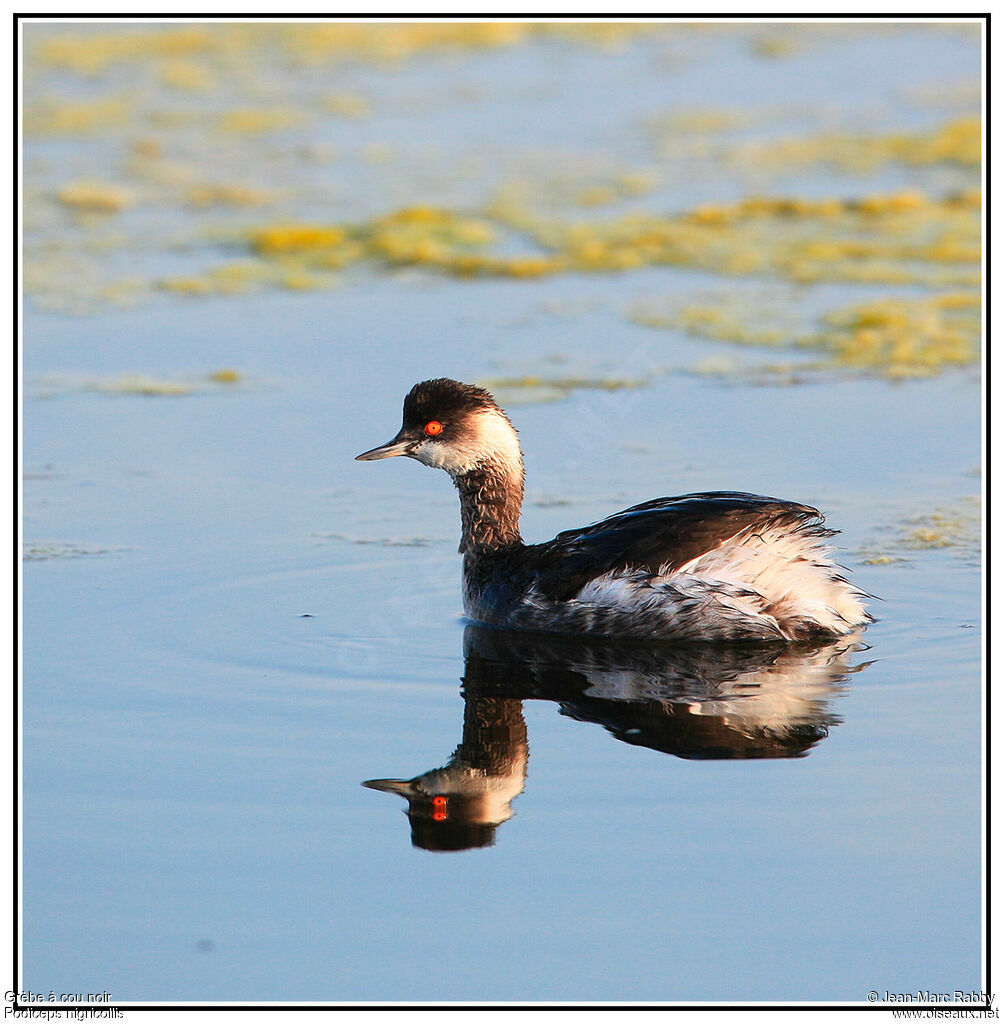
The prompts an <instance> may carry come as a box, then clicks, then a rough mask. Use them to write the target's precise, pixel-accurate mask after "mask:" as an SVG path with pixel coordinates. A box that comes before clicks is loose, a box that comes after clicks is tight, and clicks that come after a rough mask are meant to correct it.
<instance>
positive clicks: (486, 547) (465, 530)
mask: <svg viewBox="0 0 1004 1024" xmlns="http://www.w3.org/2000/svg"><path fill="white" fill-rule="evenodd" d="M454 483H455V484H456V485H457V490H458V491H459V492H460V526H461V537H460V551H461V553H462V554H468V553H482V554H483V553H487V552H489V551H497V550H499V549H501V548H506V547H512V546H513V545H517V544H521V543H522V538H521V537H520V535H519V515H520V511H521V509H522V507H523V463H522V460H520V461H519V462H518V463H514V462H512V461H504V460H497V461H496V460H487V461H485V462H481V463H479V464H478V465H476V466H474V467H473V468H472V469H469V470H468V471H467V472H466V473H462V474H460V475H459V476H457V477H455V478H454Z"/></svg>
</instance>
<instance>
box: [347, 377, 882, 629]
mask: <svg viewBox="0 0 1004 1024" xmlns="http://www.w3.org/2000/svg"><path fill="white" fill-rule="evenodd" d="M399 455H401V456H406V457H408V458H411V459H415V460H417V461H418V462H421V463H422V464H423V465H426V466H430V467H433V468H437V469H442V470H445V471H446V472H447V473H448V474H449V475H450V477H451V478H452V479H453V482H454V484H455V485H456V488H457V491H458V492H459V496H460V524H461V540H460V549H459V550H460V553H461V554H462V555H463V604H464V612H465V615H466V616H467V618H468V619H469V620H470V621H472V622H474V623H479V624H482V625H487V626H493V627H496V628H499V629H505V630H515V631H524V632H530V633H545V634H562V635H571V636H575V635H579V636H588V637H597V638H604V637H609V638H618V639H636V640H676V641H687V642H689V641H775V642H776V641H788V642H802V641H818V640H825V639H827V638H831V637H839V636H846V635H848V634H852V633H855V632H858V631H860V630H861V629H862V628H863V627H864V626H866V625H867V624H868V623H869V622H872V621H873V619H872V617H871V615H870V614H869V613H868V611H867V608H866V599H867V598H868V597H870V596H871V595H869V594H866V593H865V592H864V591H862V590H860V589H859V588H857V587H856V586H854V585H853V584H851V583H850V582H849V581H848V580H847V579H846V577H845V576H844V575H843V572H845V571H846V570H843V569H842V567H840V566H838V565H837V564H836V563H834V562H833V561H832V559H831V557H830V550H829V548H828V546H827V541H828V540H829V538H831V537H833V536H834V535H835V533H836V531H834V530H831V529H828V528H827V527H826V526H825V525H824V518H823V516H822V514H821V513H820V512H819V511H818V509H815V508H812V507H811V506H809V505H803V504H800V503H798V502H793V501H785V500H782V499H779V498H771V497H765V496H763V495H756V494H747V493H744V492H740V491H709V492H702V493H695V494H684V495H680V496H678V497H664V498H655V499H652V500H650V501H645V502H643V503H641V504H638V505H633V506H632V507H630V508H627V509H624V510H623V511H621V512H617V513H615V514H614V515H612V516H609V517H608V518H606V519H603V520H601V521H600V522H597V523H594V524H592V525H590V526H585V527H582V528H580V529H573V530H566V531H564V532H562V533H559V534H558V535H557V536H556V537H555V538H554V539H553V540H549V541H545V542H543V543H540V544H526V543H524V541H523V538H522V536H521V535H520V513H521V510H522V505H523V494H524V480H525V473H524V466H523V453H522V450H521V448H520V443H519V436H518V434H517V432H516V428H515V427H514V426H513V425H512V422H511V421H510V419H509V417H508V416H507V415H506V413H505V412H504V411H503V410H502V409H501V408H500V407H499V405H498V403H497V402H496V401H495V399H494V398H493V397H492V395H491V394H490V393H489V392H488V391H487V390H485V389H484V388H481V387H478V386H477V385H474V384H463V383H461V382H459V381H455V380H450V379H448V378H444V377H441V378H436V379H433V380H426V381H422V382H421V383H418V384H416V385H415V386H414V387H413V388H412V389H411V390H410V391H409V392H408V394H407V396H406V397H405V399H404V411H403V422H402V426H401V429H400V430H399V431H398V433H397V434H396V436H395V437H393V438H392V439H391V440H390V441H388V442H387V443H386V444H383V445H380V446H378V447H376V448H372V449H370V450H369V451H366V452H363V453H362V454H361V455H357V456H356V459H357V460H358V461H370V460H375V459H387V458H391V457H393V456H399Z"/></svg>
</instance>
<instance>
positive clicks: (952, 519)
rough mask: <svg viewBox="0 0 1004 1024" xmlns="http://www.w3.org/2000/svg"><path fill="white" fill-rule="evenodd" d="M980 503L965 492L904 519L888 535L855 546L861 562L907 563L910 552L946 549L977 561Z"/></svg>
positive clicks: (977, 497) (966, 559) (909, 562)
mask: <svg viewBox="0 0 1004 1024" xmlns="http://www.w3.org/2000/svg"><path fill="white" fill-rule="evenodd" d="M982 527H983V518H982V502H981V500H980V497H979V495H968V496H966V497H963V498H960V499H959V500H958V501H956V502H954V503H953V504H951V505H948V506H945V507H942V508H938V509H934V510H933V511H931V512H927V513H924V514H923V515H913V516H904V518H903V519H902V520H901V521H900V522H898V523H896V524H895V525H893V526H890V527H889V528H888V529H887V530H886V531H885V532H887V533H888V532H891V533H892V534H893V536H892V538H891V539H890V540H889V541H887V542H885V543H878V542H876V543H872V544H870V545H867V546H866V547H863V548H861V549H859V551H858V556H859V558H860V560H861V561H862V562H863V563H864V564H865V565H909V564H911V558H910V552H916V551H932V550H934V551H936V550H942V549H950V550H951V551H952V553H954V554H955V555H956V556H957V557H959V558H961V559H964V560H965V561H967V562H973V563H979V561H980V559H981V557H982V551H983V539H982Z"/></svg>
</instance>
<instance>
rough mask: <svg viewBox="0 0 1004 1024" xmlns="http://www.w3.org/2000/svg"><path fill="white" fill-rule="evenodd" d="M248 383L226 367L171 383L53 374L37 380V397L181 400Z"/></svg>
mask: <svg viewBox="0 0 1004 1024" xmlns="http://www.w3.org/2000/svg"><path fill="white" fill-rule="evenodd" d="M244 382H245V378H244V375H243V374H241V373H240V372H239V371H237V370H234V369H231V368H228V367H224V368H221V369H219V370H214V371H213V372H211V373H208V374H206V375H204V376H202V377H194V378H186V379H180V380H169V379H165V378H161V377H149V376H146V375H144V374H138V373H128V374H122V375H120V376H118V377H104V378H99V379H95V378H76V377H65V376H57V375H51V376H46V377H43V378H39V379H38V380H37V381H36V390H35V393H34V396H33V397H35V398H56V397H58V396H59V395H68V394H79V393H81V392H93V393H96V394H100V395H110V396H123V395H139V396H142V397H145V398H180V397H185V396H188V395H194V394H199V393H201V392H207V391H219V390H224V389H226V388H230V387H233V386H235V385H238V384H243V383H244Z"/></svg>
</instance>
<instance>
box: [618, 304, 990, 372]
mask: <svg viewBox="0 0 1004 1024" xmlns="http://www.w3.org/2000/svg"><path fill="white" fill-rule="evenodd" d="M981 311H982V303H981V299H980V296H979V295H978V294H976V293H970V292H946V293H942V294H938V295H929V296H921V297H909V298H904V297H890V298H887V299H880V300H874V301H872V302H867V303H856V304H853V305H850V306H844V307H841V308H839V309H835V310H832V311H830V312H829V313H826V314H825V315H823V316H822V317H821V318H820V319H819V320H818V321H817V323H816V324H815V325H814V327H813V328H812V329H811V330H805V329H804V328H801V327H799V326H798V325H796V324H794V323H793V322H792V321H791V320H790V318H788V319H787V320H786V321H785V322H784V323H782V324H780V325H778V324H767V323H765V322H764V321H765V315H769V310H765V309H764V308H763V307H762V306H754V305H752V304H750V303H749V302H742V301H737V300H736V299H734V298H733V297H732V296H731V295H725V294H723V295H722V296H720V297H719V298H718V299H717V300H716V301H715V302H714V303H712V304H706V305H700V306H691V305H680V304H677V305H670V306H668V307H661V308H660V307H659V306H654V305H652V304H651V303H649V304H643V305H639V306H636V307H635V308H633V309H631V310H629V311H628V314H627V316H628V318H629V319H630V320H632V321H634V322H635V323H639V324H642V325H643V326H646V327H653V328H657V329H662V330H678V331H683V332H685V333H687V334H690V335H693V336H695V337H699V338H707V339H711V340H714V341H718V342H725V343H728V344H732V345H738V346H749V347H752V348H764V349H787V350H789V351H791V352H792V353H796V352H797V353H799V354H800V355H802V354H804V355H816V356H817V358H816V359H814V360H813V359H806V360H802V361H799V362H798V363H797V364H796V365H792V364H791V362H790V361H789V362H782V363H774V364H771V365H768V366H757V367H749V366H737V365H736V364H735V363H734V362H731V361H729V360H727V359H724V360H723V359H722V358H721V357H719V358H717V359H711V360H704V361H702V362H701V363H699V364H698V367H697V368H696V369H697V372H701V373H703V374H708V375H714V374H716V372H720V373H721V375H722V376H731V375H735V374H739V375H745V376H750V375H754V376H758V377H759V376H768V377H769V375H771V374H772V373H773V374H776V375H777V377H778V382H783V380H784V378H786V377H787V378H789V382H792V381H793V380H796V379H798V375H799V374H802V375H804V374H807V373H813V372H819V371H833V370H844V371H851V372H857V373H863V374H867V375H872V376H881V377H886V378H888V379H891V380H903V379H909V378H918V377H930V376H934V375H936V374H938V373H941V372H943V371H945V370H949V369H957V368H960V367H965V366H973V365H976V364H977V363H978V362H979V361H980V357H981V339H982V322H981ZM793 374H794V375H795V376H794V377H792V375H793Z"/></svg>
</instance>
